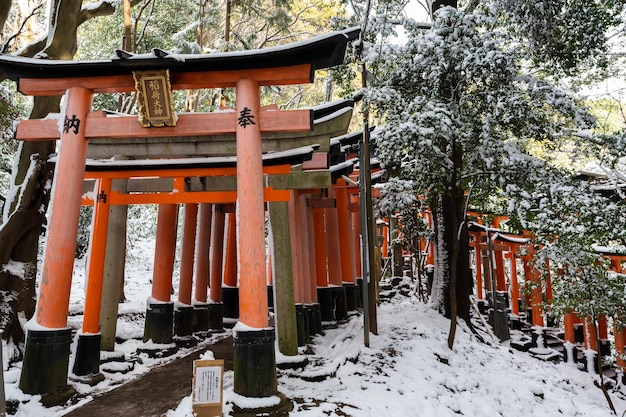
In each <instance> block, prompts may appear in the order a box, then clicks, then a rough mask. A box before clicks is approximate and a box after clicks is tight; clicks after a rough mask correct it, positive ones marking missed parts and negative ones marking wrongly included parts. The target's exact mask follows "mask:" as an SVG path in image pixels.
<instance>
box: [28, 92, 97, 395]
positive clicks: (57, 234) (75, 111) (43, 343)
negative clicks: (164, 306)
mask: <svg viewBox="0 0 626 417" xmlns="http://www.w3.org/2000/svg"><path fill="white" fill-rule="evenodd" d="M65 99H66V101H67V104H66V107H65V113H64V115H63V117H64V122H63V132H62V133H61V149H60V150H59V158H58V161H57V169H56V171H55V178H54V181H55V183H60V184H63V187H57V188H56V189H55V193H54V198H53V202H52V212H51V214H50V223H49V224H48V240H47V243H46V250H45V254H44V260H43V268H42V272H41V285H40V287H39V299H38V301H37V308H36V311H35V317H34V320H31V321H30V322H29V323H28V325H27V329H28V333H27V335H26V347H25V351H24V364H25V365H24V366H23V367H22V373H21V377H20V389H22V391H24V392H25V393H27V394H41V393H48V392H57V391H59V390H61V389H64V388H65V387H66V385H67V370H68V365H69V348H70V342H71V338H72V331H71V329H70V328H68V327H67V313H68V309H69V299H70V291H71V286H72V271H73V268H74V255H75V252H76V235H77V233H78V219H79V216H80V205H81V198H82V193H83V178H84V175H85V159H86V155H87V140H86V139H85V119H86V117H87V113H88V112H89V111H90V110H91V104H92V99H93V94H92V92H91V91H90V90H88V89H85V88H80V87H72V88H70V89H68V91H67V96H66V97H65ZM42 369H46V372H42V371H41V370H42Z"/></svg>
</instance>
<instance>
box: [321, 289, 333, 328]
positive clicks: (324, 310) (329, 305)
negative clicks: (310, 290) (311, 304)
mask: <svg viewBox="0 0 626 417" xmlns="http://www.w3.org/2000/svg"><path fill="white" fill-rule="evenodd" d="M317 301H319V303H320V314H321V320H322V321H334V320H335V300H334V297H333V289H332V287H320V288H318V289H317Z"/></svg>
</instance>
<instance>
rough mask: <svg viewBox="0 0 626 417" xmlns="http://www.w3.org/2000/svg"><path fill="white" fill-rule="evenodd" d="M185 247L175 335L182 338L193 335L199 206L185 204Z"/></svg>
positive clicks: (176, 311) (181, 261) (182, 254)
mask: <svg viewBox="0 0 626 417" xmlns="http://www.w3.org/2000/svg"><path fill="white" fill-rule="evenodd" d="M183 222H184V223H183V246H182V248H181V255H180V277H179V284H178V303H177V304H176V306H175V308H174V334H175V335H176V336H180V337H187V336H191V334H192V333H193V303H192V299H191V291H192V287H193V268H194V259H195V252H196V247H195V246H196V229H197V226H198V205H197V204H195V203H188V204H185V217H184V220H183Z"/></svg>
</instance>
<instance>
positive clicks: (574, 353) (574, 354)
mask: <svg viewBox="0 0 626 417" xmlns="http://www.w3.org/2000/svg"><path fill="white" fill-rule="evenodd" d="M568 352H569V351H568V349H563V361H564V362H572V363H578V353H579V351H578V348H577V347H576V345H573V344H572V345H571V352H572V357H571V358H570V357H569V353H568Z"/></svg>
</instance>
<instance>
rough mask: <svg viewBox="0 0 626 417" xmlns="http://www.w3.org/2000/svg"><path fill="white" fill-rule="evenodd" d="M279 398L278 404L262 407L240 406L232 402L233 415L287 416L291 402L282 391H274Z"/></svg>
mask: <svg viewBox="0 0 626 417" xmlns="http://www.w3.org/2000/svg"><path fill="white" fill-rule="evenodd" d="M276 396H277V397H278V398H280V402H279V403H278V405H274V406H271V407H262V408H241V407H239V406H238V405H237V404H233V417H257V416H264V417H289V412H290V411H291V410H293V404H292V403H291V401H289V399H288V398H287V397H285V395H284V394H283V393H280V392H278V393H276Z"/></svg>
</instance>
